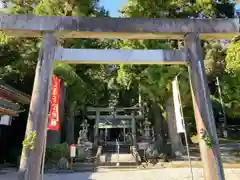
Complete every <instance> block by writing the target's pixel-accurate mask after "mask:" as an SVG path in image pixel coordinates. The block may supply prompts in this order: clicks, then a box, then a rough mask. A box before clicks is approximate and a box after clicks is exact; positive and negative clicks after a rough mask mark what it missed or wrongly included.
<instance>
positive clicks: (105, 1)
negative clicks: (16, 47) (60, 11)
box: [0, 0, 240, 17]
mask: <svg viewBox="0 0 240 180" xmlns="http://www.w3.org/2000/svg"><path fill="white" fill-rule="evenodd" d="M126 2H127V0H100V3H101V5H103V6H104V7H105V9H107V10H108V11H109V12H110V15H111V16H112V17H118V16H119V13H118V10H119V9H120V8H121V6H122V5H123V4H125V3H126ZM1 8H2V3H1V0H0V9H1ZM236 9H240V3H238V4H237V5H236Z"/></svg>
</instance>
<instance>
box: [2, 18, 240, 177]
mask: <svg viewBox="0 0 240 180" xmlns="http://www.w3.org/2000/svg"><path fill="white" fill-rule="evenodd" d="M239 27H240V25H239V20H238V19H202V20H200V19H145V18H124V19H121V18H106V17H102V18H96V17H60V16H58V17H53V16H45V17H44V16H27V15H8V14H2V15H0V30H1V31H3V32H4V33H6V34H7V35H10V36H16V37H43V44H42V47H41V49H40V52H39V57H38V64H37V67H36V74H35V80H34V86H33V92H32V100H31V105H30V110H29V117H28V122H27V129H26V138H27V137H29V135H30V134H32V133H36V134H37V136H36V139H35V140H34V143H33V145H34V149H33V150H30V149H29V148H23V151H22V157H21V164H20V170H22V171H24V173H25V179H26V180H38V179H39V176H40V166H41V160H42V154H43V144H44V141H45V138H46V132H47V129H46V128H45V127H46V123H47V111H48V104H49V94H50V93H49V89H50V87H51V75H52V67H53V63H54V62H59V61H60V62H64V63H95V64H99V63H105V64H108V63H111V64H117V63H124V64H185V65H188V66H189V70H190V71H189V72H190V77H191V80H190V81H191V84H192V99H193V105H194V113H195V119H196V124H197V130H198V135H199V136H200V137H202V136H203V134H204V133H207V134H209V136H210V137H211V139H212V141H213V143H212V146H211V147H208V146H207V144H206V142H205V141H204V138H201V140H200V142H199V145H200V151H201V157H202V161H203V166H204V173H205V179H207V180H224V173H223V167H222V164H221V157H220V150H219V143H218V138H217V134H216V128H215V122H214V117H213V112H212V106H211V102H210V97H209V90H208V86H207V81H206V77H205V72H204V64H203V53H202V49H201V45H200V39H205V40H212V39H231V38H232V37H233V36H235V35H239ZM58 38H120V39H183V40H184V41H185V49H186V51H185V53H184V52H181V51H179V50H175V51H163V50H158V51H157V50H143V51H140V50H126V51H125V50H83V49H81V50H76V49H73V50H72V49H64V48H58V47H57V40H58Z"/></svg>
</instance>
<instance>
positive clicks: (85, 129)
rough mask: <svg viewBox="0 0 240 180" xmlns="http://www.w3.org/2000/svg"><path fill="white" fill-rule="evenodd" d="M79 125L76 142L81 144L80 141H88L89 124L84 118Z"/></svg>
mask: <svg viewBox="0 0 240 180" xmlns="http://www.w3.org/2000/svg"><path fill="white" fill-rule="evenodd" d="M80 126H81V128H82V129H81V130H80V131H79V138H78V144H81V142H82V141H88V138H87V133H88V127H89V124H88V123H87V120H86V119H85V120H84V121H83V123H82V124H81V125H80Z"/></svg>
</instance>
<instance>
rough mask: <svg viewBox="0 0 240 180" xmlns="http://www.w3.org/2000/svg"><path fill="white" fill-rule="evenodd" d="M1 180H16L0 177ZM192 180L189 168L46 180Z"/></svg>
mask: <svg viewBox="0 0 240 180" xmlns="http://www.w3.org/2000/svg"><path fill="white" fill-rule="evenodd" d="M193 173H194V180H204V178H203V171H202V169H197V168H195V169H193ZM225 176H226V180H240V169H225ZM0 179H1V180H16V179H15V178H13V177H10V176H8V177H6V176H4V175H0ZM123 179H124V180H191V175H190V171H189V169H187V168H176V169H173V168H166V169H154V170H132V171H130V170H125V171H116V170H114V171H113V170H109V171H100V172H96V173H72V174H46V175H45V177H44V180H123Z"/></svg>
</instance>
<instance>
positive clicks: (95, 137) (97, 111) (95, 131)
mask: <svg viewBox="0 0 240 180" xmlns="http://www.w3.org/2000/svg"><path fill="white" fill-rule="evenodd" d="M99 120H100V111H99V110H96V118H95V127H94V144H95V145H97V144H98V139H99V138H98V123H99Z"/></svg>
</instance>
